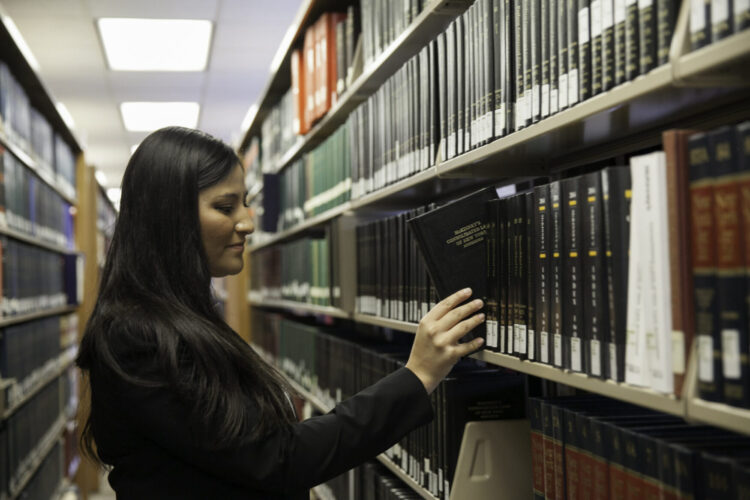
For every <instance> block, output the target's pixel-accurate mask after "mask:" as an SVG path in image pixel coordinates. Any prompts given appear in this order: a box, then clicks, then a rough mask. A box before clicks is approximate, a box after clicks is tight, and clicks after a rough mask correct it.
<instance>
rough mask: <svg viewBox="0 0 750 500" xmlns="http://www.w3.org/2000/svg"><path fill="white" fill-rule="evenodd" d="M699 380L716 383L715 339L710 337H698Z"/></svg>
mask: <svg viewBox="0 0 750 500" xmlns="http://www.w3.org/2000/svg"><path fill="white" fill-rule="evenodd" d="M698 380H700V381H701V382H713V381H714V339H712V338H711V336H710V335H700V336H699V337H698Z"/></svg>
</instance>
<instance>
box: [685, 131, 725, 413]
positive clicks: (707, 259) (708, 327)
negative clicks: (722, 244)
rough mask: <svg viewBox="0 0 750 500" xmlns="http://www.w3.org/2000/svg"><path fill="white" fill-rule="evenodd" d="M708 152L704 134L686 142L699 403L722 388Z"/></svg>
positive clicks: (714, 397) (712, 397)
mask: <svg viewBox="0 0 750 500" xmlns="http://www.w3.org/2000/svg"><path fill="white" fill-rule="evenodd" d="M711 149H712V148H711V147H710V141H709V136H708V134H695V135H692V136H690V138H689V139H688V161H689V163H690V176H689V178H690V220H691V228H690V229H691V240H692V241H691V247H692V250H693V256H692V259H693V262H692V268H693V290H694V293H695V339H696V342H697V346H698V349H697V353H698V394H699V396H700V397H701V398H702V399H705V400H709V401H719V400H720V397H721V386H722V380H721V378H722V370H721V344H720V342H721V336H720V333H719V323H718V314H717V310H716V306H717V304H716V251H715V248H714V242H715V241H716V227H715V221H714V215H713V211H714V208H713V205H714V178H713V170H712V168H713V167H712V162H711Z"/></svg>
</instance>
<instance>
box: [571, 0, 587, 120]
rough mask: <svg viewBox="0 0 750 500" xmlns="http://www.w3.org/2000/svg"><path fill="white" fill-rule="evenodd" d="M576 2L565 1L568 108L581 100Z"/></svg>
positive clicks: (572, 0)
mask: <svg viewBox="0 0 750 500" xmlns="http://www.w3.org/2000/svg"><path fill="white" fill-rule="evenodd" d="M578 1H579V0H567V8H566V10H567V18H566V27H567V30H568V106H573V105H574V104H577V103H578V102H579V101H580V100H581V99H580V95H579V91H580V83H579V80H580V78H581V73H580V72H581V68H580V67H579V63H580V61H579V53H580V49H581V47H580V45H579V43H578V37H579V32H578ZM587 12H588V11H587Z"/></svg>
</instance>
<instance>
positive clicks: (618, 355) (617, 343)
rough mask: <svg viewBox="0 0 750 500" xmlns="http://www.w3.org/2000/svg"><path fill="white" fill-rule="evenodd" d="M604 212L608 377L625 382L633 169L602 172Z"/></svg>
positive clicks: (616, 168)
mask: <svg viewBox="0 0 750 500" xmlns="http://www.w3.org/2000/svg"><path fill="white" fill-rule="evenodd" d="M601 177H602V179H601V186H602V208H603V211H604V255H605V262H606V273H607V281H606V283H607V287H606V297H607V302H606V303H607V306H608V309H607V318H608V321H609V328H608V330H609V337H608V338H606V339H605V340H606V343H607V344H606V349H607V355H606V358H607V360H608V366H607V367H606V368H605V373H606V374H607V377H608V378H610V379H611V380H615V381H617V382H622V381H623V380H625V333H626V331H625V328H626V325H627V321H626V319H627V317H626V314H627V298H628V250H629V248H630V246H629V245H630V243H629V242H630V169H629V168H628V167H609V168H605V169H604V170H602V172H601Z"/></svg>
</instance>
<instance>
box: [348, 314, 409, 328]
mask: <svg viewBox="0 0 750 500" xmlns="http://www.w3.org/2000/svg"><path fill="white" fill-rule="evenodd" d="M352 318H353V319H354V321H356V322H357V323H365V324H368V325H375V326H382V327H384V328H390V329H391V330H398V331H401V332H408V333H417V327H418V326H419V325H418V324H417V323H409V322H408V321H399V320H396V319H388V318H381V317H378V316H372V315H370V314H360V313H354V314H353V315H352Z"/></svg>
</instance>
